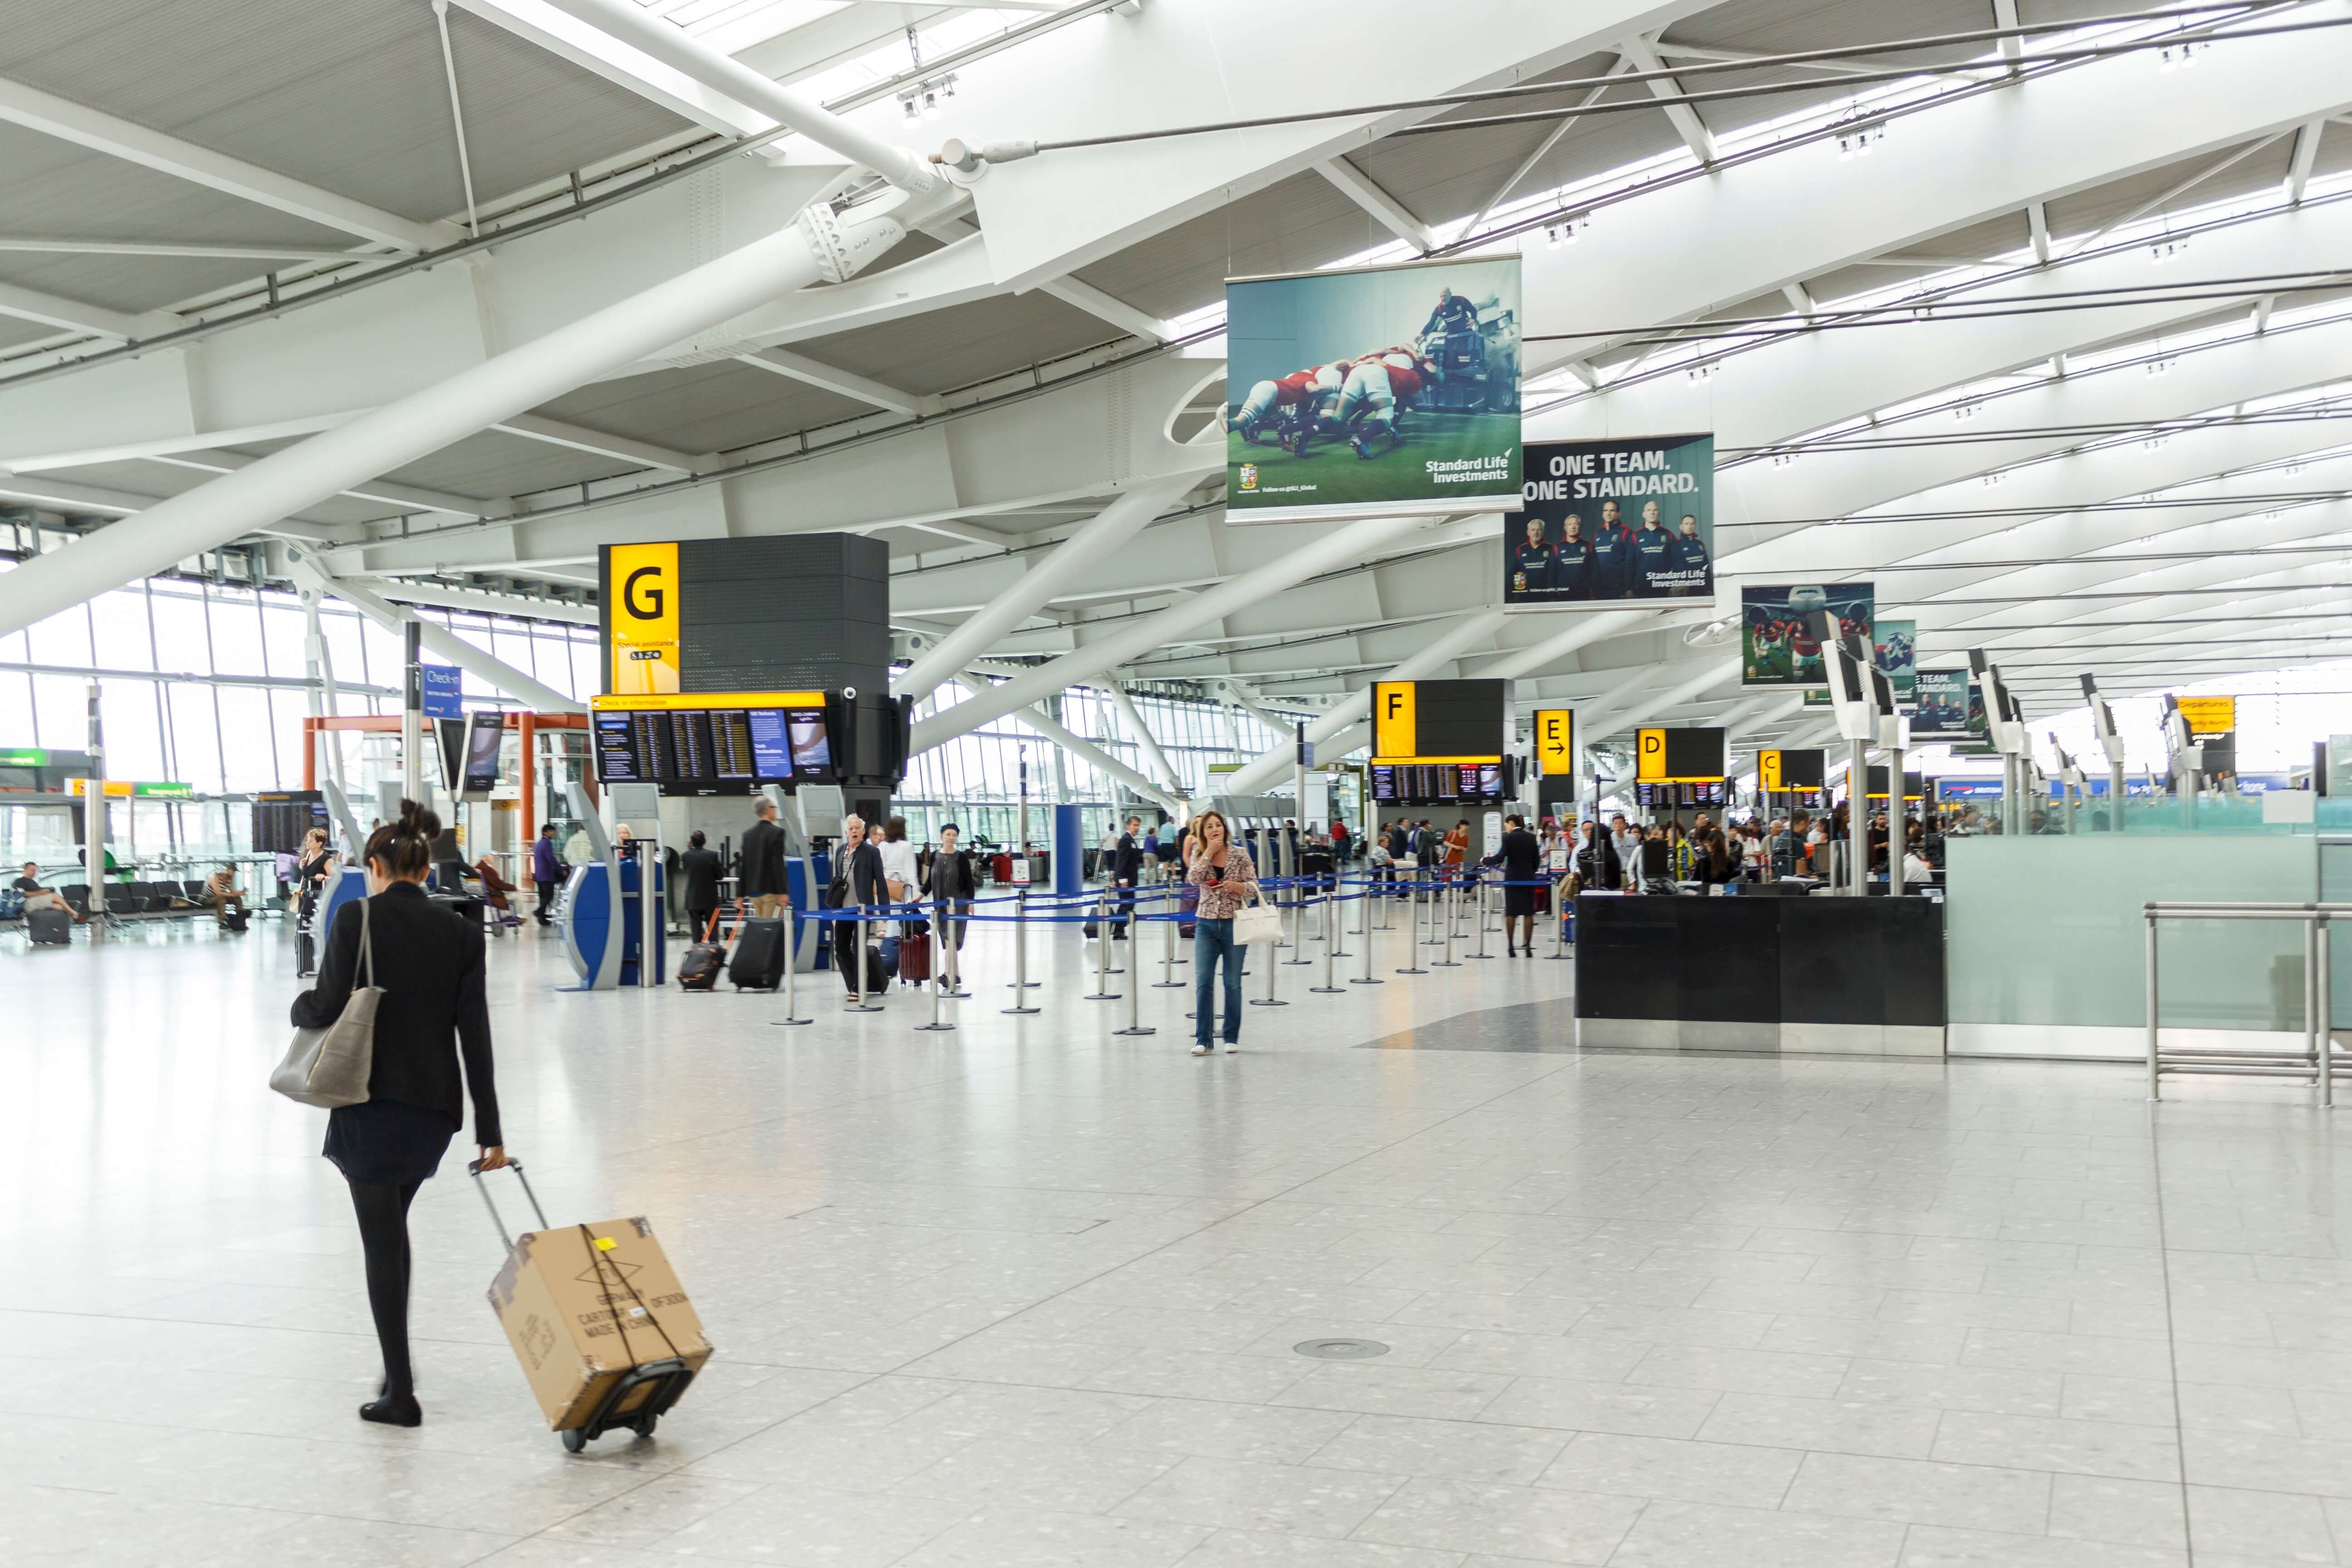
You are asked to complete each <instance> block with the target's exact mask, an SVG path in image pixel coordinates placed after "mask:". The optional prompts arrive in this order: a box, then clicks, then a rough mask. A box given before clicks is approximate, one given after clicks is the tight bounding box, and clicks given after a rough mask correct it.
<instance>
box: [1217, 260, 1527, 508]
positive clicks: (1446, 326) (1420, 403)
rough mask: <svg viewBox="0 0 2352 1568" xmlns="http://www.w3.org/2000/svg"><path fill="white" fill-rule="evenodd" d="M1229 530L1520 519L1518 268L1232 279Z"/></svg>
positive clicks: (1465, 266) (1447, 267)
mask: <svg viewBox="0 0 2352 1568" xmlns="http://www.w3.org/2000/svg"><path fill="white" fill-rule="evenodd" d="M1225 340H1226V344H1227V348H1226V354H1227V361H1226V384H1227V386H1228V388H1229V392H1228V396H1229V397H1230V399H1231V402H1230V403H1229V404H1228V406H1227V416H1226V420H1225V520H1226V521H1228V522H1234V523H1241V522H1287V521H1294V520H1297V519H1300V518H1317V517H1364V516H1371V515H1376V514H1381V513H1400V512H1402V513H1410V512H1433V511H1515V510H1517V509H1518V505H1519V260H1518V258H1517V257H1516V256H1512V257H1502V258H1488V259H1483V260H1460V261H1428V262H1415V263H1412V264H1409V265H1407V266H1403V267H1378V268H1356V269H1353V270H1349V271H1339V272H1310V273H1303V274H1299V275H1297V276H1291V277H1281V278H1237V279H1228V280H1227V281H1226V284H1225Z"/></svg>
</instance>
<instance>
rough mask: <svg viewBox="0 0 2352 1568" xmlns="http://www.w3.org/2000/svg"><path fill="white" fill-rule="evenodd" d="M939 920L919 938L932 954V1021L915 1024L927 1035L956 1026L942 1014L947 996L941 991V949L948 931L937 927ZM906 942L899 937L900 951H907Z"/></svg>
mask: <svg viewBox="0 0 2352 1568" xmlns="http://www.w3.org/2000/svg"><path fill="white" fill-rule="evenodd" d="M937 927H938V922H937V921H931V922H929V929H926V930H925V931H924V932H923V934H922V936H921V938H920V939H919V940H920V941H921V942H923V944H924V945H925V947H926V948H927V949H928V950H929V952H930V955H931V966H930V967H931V979H930V992H931V1021H930V1022H929V1023H928V1024H918V1025H916V1026H915V1028H916V1029H917V1031H918V1032H919V1033H922V1034H926V1035H928V1034H931V1033H934V1032H944V1031H947V1030H950V1029H952V1028H954V1027H955V1026H954V1025H953V1024H950V1023H948V1022H947V1021H946V1020H945V1019H943V1018H941V1017H940V1003H941V1002H942V1001H943V1000H944V997H945V994H944V993H943V992H942V991H941V989H940V976H941V975H942V974H943V973H945V971H943V970H942V969H941V968H940V963H941V959H940V948H941V947H944V946H945V945H946V943H945V942H944V941H943V940H942V939H943V938H944V937H945V935H946V933H945V932H944V931H940V930H939V929H937ZM906 942H907V939H906V938H905V937H904V936H901V937H899V939H898V943H899V947H898V951H899V952H905V951H906Z"/></svg>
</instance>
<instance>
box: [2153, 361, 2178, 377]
mask: <svg viewBox="0 0 2352 1568" xmlns="http://www.w3.org/2000/svg"><path fill="white" fill-rule="evenodd" d="M2174 363H2175V362H2174V361H2173V360H2171V359H2152V360H2150V361H2148V362H2147V374H2150V375H2168V374H2171V371H2172V367H2173V364H2174Z"/></svg>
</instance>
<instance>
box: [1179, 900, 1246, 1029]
mask: <svg viewBox="0 0 2352 1568" xmlns="http://www.w3.org/2000/svg"><path fill="white" fill-rule="evenodd" d="M1247 951H1248V950H1247V949H1245V948H1244V947H1243V946H1242V945H1241V944H1240V943H1239V942H1235V941H1234V922H1233V921H1194V922H1193V923H1192V1041H1193V1043H1194V1044H1195V1045H1202V1046H1205V1045H1207V1044H1208V1043H1209V1022H1210V1019H1211V1018H1212V1017H1213V1016H1214V1015H1215V1009H1214V1008H1213V1007H1211V1006H1210V1005H1209V1004H1210V1001H1211V999H1212V991H1211V987H1213V985H1214V984H1216V981H1215V975H1216V973H1217V959H1218V956H1219V955H1220V954H1222V955H1223V958H1224V961H1225V1031H1224V1032H1225V1044H1227V1045H1229V1046H1230V1045H1234V1044H1237V1043H1238V1042H1239V1041H1240V1039H1241V1037H1242V957H1243V955H1244V952H1247Z"/></svg>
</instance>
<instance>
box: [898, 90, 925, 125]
mask: <svg viewBox="0 0 2352 1568" xmlns="http://www.w3.org/2000/svg"><path fill="white" fill-rule="evenodd" d="M898 107H899V108H900V109H902V110H905V111H906V114H907V118H908V119H909V120H920V119H921V118H922V117H923V95H922V93H921V92H920V91H919V89H911V88H910V89H908V90H907V91H905V92H902V93H900V94H899V95H898Z"/></svg>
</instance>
